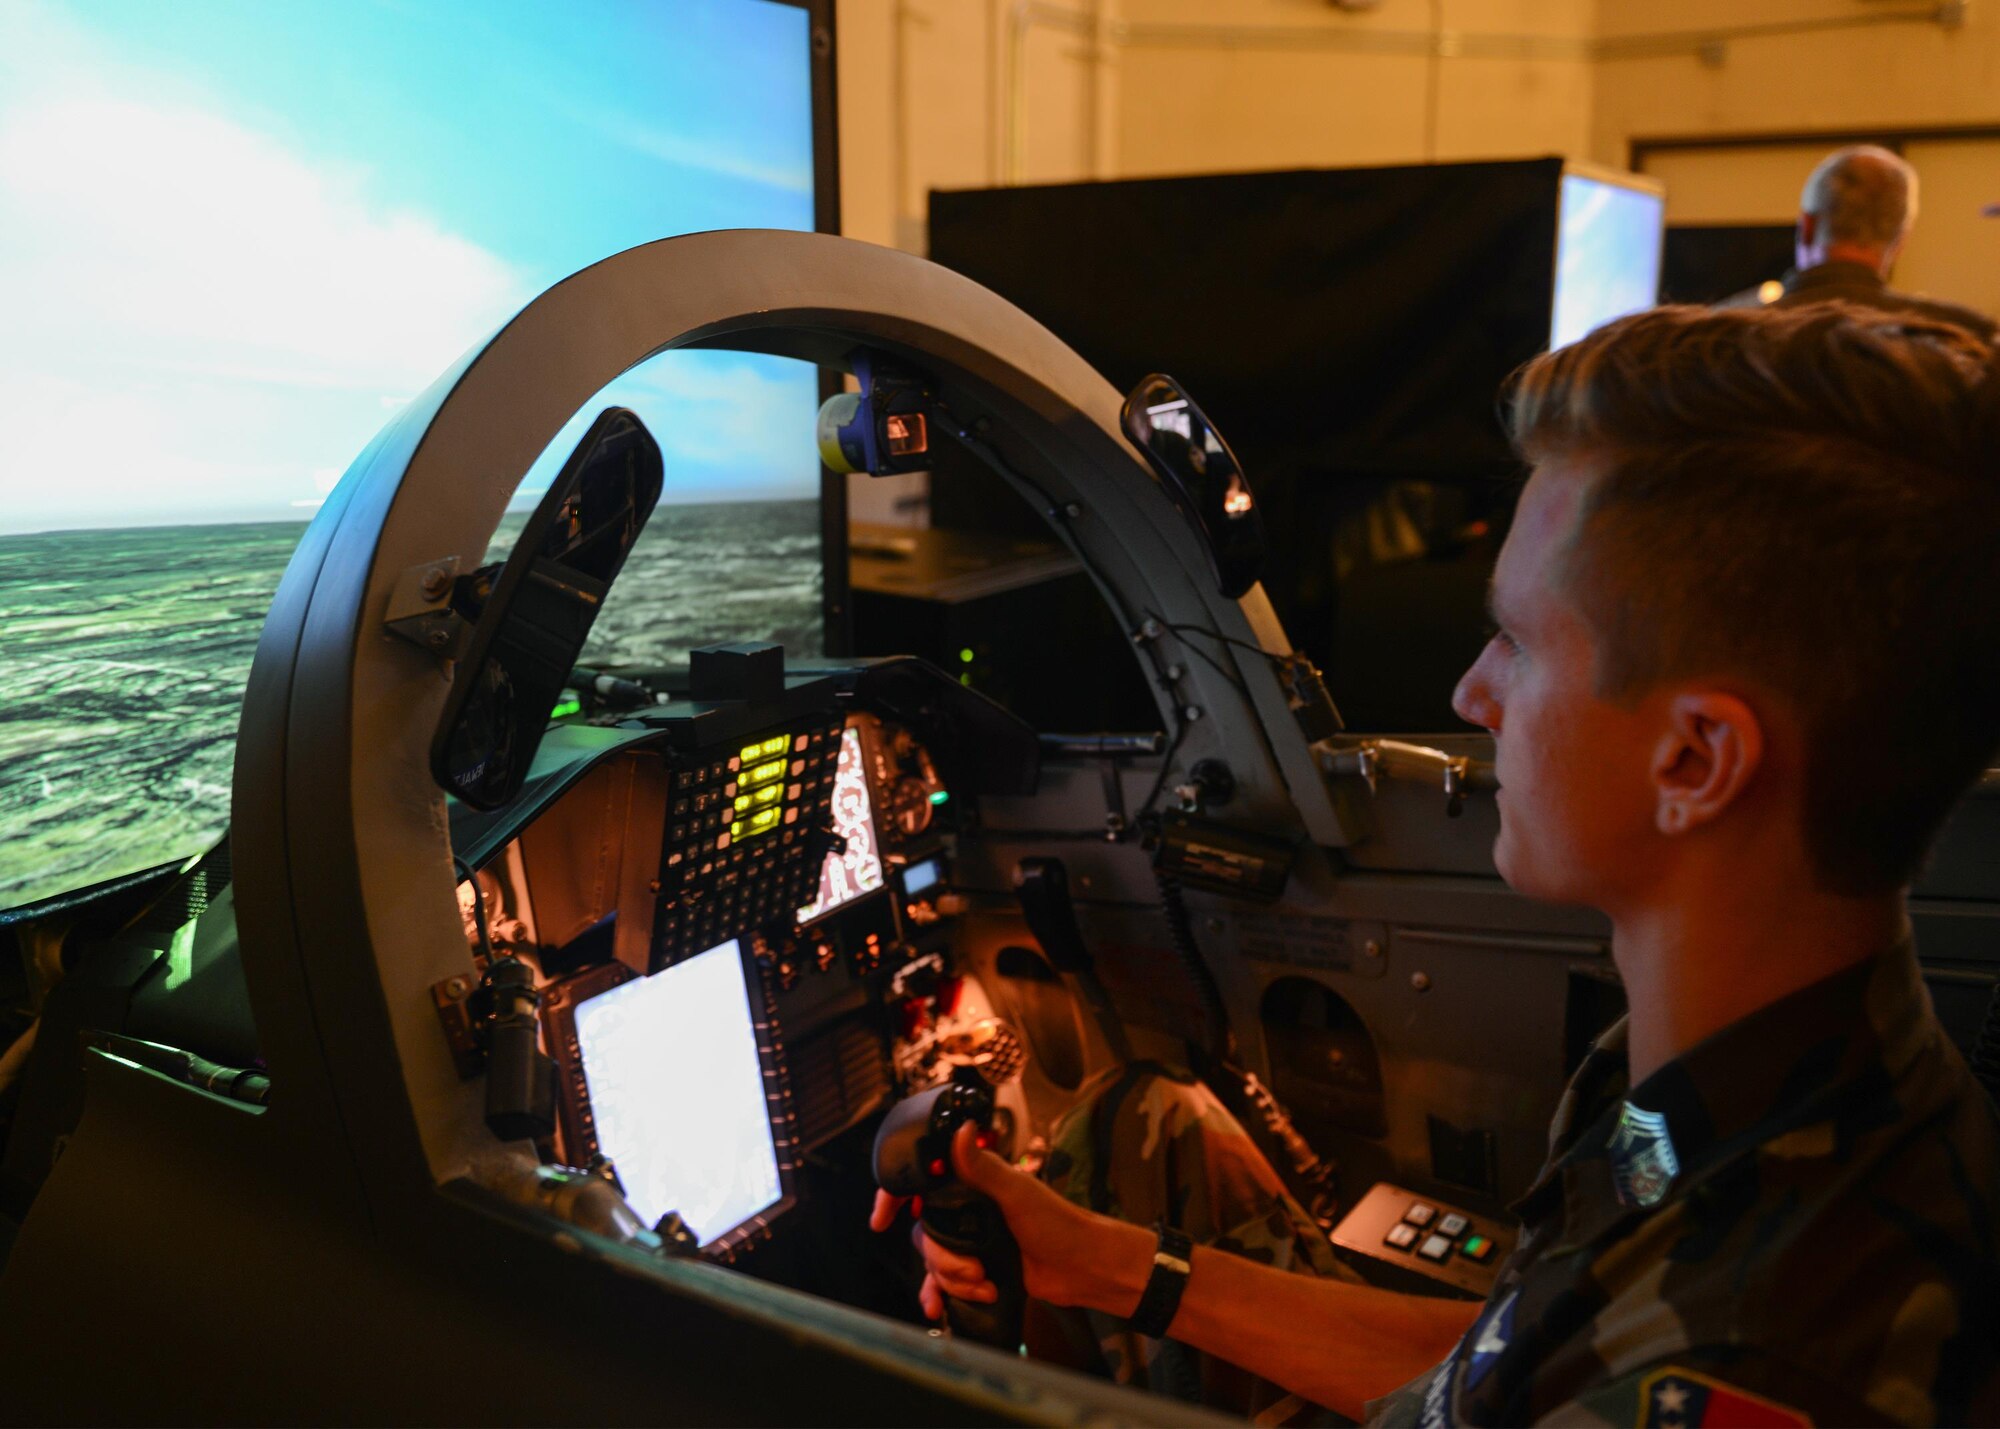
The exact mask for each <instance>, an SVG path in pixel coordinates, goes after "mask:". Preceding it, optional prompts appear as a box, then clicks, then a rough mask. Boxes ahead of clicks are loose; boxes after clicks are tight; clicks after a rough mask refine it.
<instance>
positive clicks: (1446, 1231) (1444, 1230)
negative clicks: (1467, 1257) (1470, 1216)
mask: <svg viewBox="0 0 2000 1429" xmlns="http://www.w3.org/2000/svg"><path fill="white" fill-rule="evenodd" d="M1471 1224H1472V1222H1471V1221H1468V1220H1467V1219H1466V1218H1465V1217H1464V1216H1461V1215H1459V1214H1458V1212H1456V1211H1453V1212H1452V1213H1451V1214H1450V1215H1448V1216H1446V1217H1445V1218H1444V1219H1443V1220H1441V1221H1439V1222H1438V1234H1439V1235H1441V1236H1449V1237H1451V1239H1453V1240H1457V1239H1458V1238H1459V1237H1460V1236H1462V1235H1464V1234H1465V1229H1466V1227H1467V1226H1469V1225H1471Z"/></svg>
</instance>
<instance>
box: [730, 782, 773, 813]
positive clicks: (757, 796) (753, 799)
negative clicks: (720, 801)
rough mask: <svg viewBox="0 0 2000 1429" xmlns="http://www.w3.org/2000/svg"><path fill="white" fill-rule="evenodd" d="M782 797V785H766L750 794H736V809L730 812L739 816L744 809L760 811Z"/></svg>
mask: <svg viewBox="0 0 2000 1429" xmlns="http://www.w3.org/2000/svg"><path fill="white" fill-rule="evenodd" d="M784 797H785V786H784V785H782V784H766V785H765V786H764V787H763V788H761V789H758V790H755V791H754V792H752V793H749V794H738V795H737V796H736V807H735V808H734V809H733V810H731V812H732V813H738V814H740V813H742V812H743V811H744V810H745V809H761V808H763V807H764V806H765V805H766V804H775V803H777V802H778V801H779V800H780V799H782V798H784Z"/></svg>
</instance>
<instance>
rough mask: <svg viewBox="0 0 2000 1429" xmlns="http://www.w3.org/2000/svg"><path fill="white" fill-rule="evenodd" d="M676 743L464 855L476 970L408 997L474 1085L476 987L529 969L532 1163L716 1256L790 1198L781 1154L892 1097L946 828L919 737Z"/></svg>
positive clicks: (947, 795) (856, 728)
mask: <svg viewBox="0 0 2000 1429" xmlns="http://www.w3.org/2000/svg"><path fill="white" fill-rule="evenodd" d="M691 733H692V730H690V729H689V728H688V726H686V725H683V726H681V727H680V728H679V729H677V730H662V735H663V736H665V737H664V738H661V739H659V740H650V739H649V740H646V741H644V742H643V743H637V744H635V745H633V746H631V747H628V748H625V749H622V750H619V751H618V752H616V753H615V754H613V755H611V756H610V757H609V758H608V759H605V760H603V761H602V762H600V763H599V764H598V765H597V766H596V767H595V768H593V769H592V770H591V771H590V772H589V773H588V774H587V775H585V776H583V777H582V778H579V779H578V780H576V782H574V783H573V784H572V785H571V786H570V787H569V788H568V789H567V791H566V792H564V793H563V794H561V795H560V796H558V797H557V798H556V799H555V800H554V801H553V802H551V803H550V804H548V805H547V806H546V807H544V808H543V809H542V810H541V811H540V812H539V813H538V814H537V815H535V816H534V817H533V818H532V819H531V820H530V822H529V823H528V824H526V825H525V826H523V827H521V828H520V829H519V830H518V831H517V832H516V833H515V834H514V836H513V838H512V840H511V842H509V843H508V844H507V845H506V846H505V847H504V848H502V849H501V851H500V852H499V853H498V854H497V855H495V856H492V857H489V858H488V859H486V860H485V862H484V865H483V867H482V869H481V871H480V873H479V874H478V875H477V877H476V879H475V880H474V886H475V887H476V888H477V889H478V894H477V897H478V898H479V899H480V900H481V901H482V903H483V905H484V912H485V915H486V919H485V923H486V926H485V930H484V931H482V930H481V929H480V928H479V927H478V925H477V924H478V920H477V919H476V918H475V917H471V916H468V919H467V933H468V940H469V941H471V942H472V944H473V948H474V955H475V962H478V963H481V964H482V971H483V972H485V973H486V976H485V977H483V978H482V979H481V980H480V982H479V984H478V990H477V991H473V992H471V993H470V994H468V993H467V991H465V990H464V989H463V988H461V989H460V990H459V991H457V992H453V991H452V990H451V988H450V985H449V984H440V986H439V988H437V989H434V990H433V991H434V995H435V997H436V999H437V1003H438V1009H439V1014H440V1017H441V1020H442V1021H443V1023H444V1027H445V1032H446V1035H447V1037H448V1038H449V1039H450V1040H451V1041H452V1044H453V1050H454V1052H455V1054H457V1055H458V1056H459V1061H460V1069H461V1074H462V1075H466V1076H471V1075H476V1074H477V1073H478V1071H479V1069H480V1068H481V1066H483V1065H484V1057H483V1055H482V1046H481V1038H480V1031H481V1017H482V1014H484V1015H487V1016H490V1013H487V1012H486V1007H485V1005H483V1004H482V998H486V999H488V1001H489V1002H490V997H489V995H488V994H487V993H486V991H485V989H486V986H487V984H488V983H489V982H490V981H491V972H490V969H491V967H492V966H493V965H494V963H495V962H496V961H498V960H500V959H506V958H514V959H518V960H520V961H522V962H528V963H531V964H532V965H533V967H534V968H535V970H536V972H535V983H536V986H537V990H538V994H539V998H540V1013H539V1017H540V1044H541V1046H542V1048H543V1049H544V1052H545V1054H546V1055H547V1056H548V1058H549V1059H550V1060H551V1061H552V1062H553V1063H554V1067H553V1071H554V1078H553V1080H554V1085H555V1089H556V1091H555V1102H556V1105H555V1108H554V1114H553V1115H552V1116H551V1118H550V1121H551V1125H550V1131H549V1134H548V1135H546V1136H543V1137H540V1138H538V1143H539V1145H540V1149H541V1154H542V1157H543V1159H544V1161H545V1162H549V1161H553V1162H555V1163H558V1164H564V1165H569V1166H573V1167H578V1168H592V1167H603V1168H605V1170H604V1171H603V1172H601V1174H606V1175H607V1176H616V1177H620V1178H621V1180H620V1188H621V1190H622V1191H623V1192H624V1193H625V1194H626V1195H627V1198H628V1200H629V1201H630V1203H631V1204H632V1205H633V1207H634V1208H635V1209H641V1210H642V1214H643V1215H644V1216H645V1218H646V1219H647V1220H649V1221H650V1220H651V1219H652V1215H651V1213H650V1212H647V1211H644V1210H643V1209H642V1203H643V1206H644V1207H651V1208H652V1210H656V1211H661V1212H662V1213H664V1211H667V1210H671V1211H673V1212H675V1213H676V1215H677V1216H678V1217H679V1220H680V1222H684V1223H685V1226H686V1228H687V1229H688V1230H689V1231H691V1232H692V1233H693V1234H694V1236H695V1238H696V1243H698V1245H699V1248H700V1250H701V1253H702V1254H704V1255H706V1256H709V1257H711V1258H717V1259H722V1260H732V1261H733V1260H735V1259H736V1258H737V1257H738V1256H739V1255H741V1254H742V1253H744V1252H745V1251H747V1250H748V1249H750V1248H751V1247H752V1246H754V1245H756V1244H758V1243H759V1242H760V1241H761V1240H763V1239H764V1238H766V1236H767V1234H768V1233H769V1231H770V1229H771V1226H772V1223H773V1221H775V1220H776V1219H777V1218H778V1217H779V1216H780V1215H782V1214H783V1213H784V1212H785V1211H786V1210H788V1209H789V1208H790V1207H791V1206H792V1205H793V1204H794V1200H795V1193H794V1179H795V1176H794V1173H795V1171H796V1170H797V1165H798V1158H799V1157H800V1156H801V1155H802V1154H803V1153H804V1152H805V1151H807V1150H810V1149H811V1148H812V1147H813V1146H815V1145H818V1144H821V1143H823V1142H824V1141H826V1140H827V1139H829V1138H830V1137H832V1136H834V1135H837V1134H838V1133H839V1132H840V1131H842V1130H843V1129H845V1128H846V1127H849V1126H852V1125H853V1124H854V1123H855V1122H856V1121H858V1120H860V1119H861V1118H862V1117H865V1116H866V1115H867V1114H868V1113H869V1112H870V1111H872V1110H873V1109H874V1108H875V1107H877V1106H879V1105H880V1104H881V1103H882V1101H883V1100H885V1099H886V1098H887V1097H888V1096H889V1095H890V1093H891V1091H892V1089H893V1075H894V1073H893V1067H892V1065H891V1060H890V1057H889V1047H888V1039H887V1038H886V1037H885V1035H884V1027H885V1026H886V1021H885V1018H884V1016H883V1015H882V1010H881V1009H882V1006H883V1004H884V1003H885V1002H886V1001H887V1000H888V999H889V996H890V994H889V985H890V983H891V982H892V980H893V976H894V974H895V973H896V972H897V971H898V970H900V969H902V968H904V967H905V966H906V965H908V964H910V963H911V962H912V961H913V960H917V959H919V958H921V957H922V955H923V954H924V953H925V952H926V951H928V950H930V949H932V948H934V947H935V946H936V945H937V943H938V941H939V939H940V938H941V937H943V936H944V934H945V930H944V929H943V928H941V927H939V926H938V924H939V916H940V915H939V914H938V912H937V911H936V910H937V905H938V902H939V900H940V895H941V894H943V893H944V892H945V891H946V889H947V888H948V878H947V848H946V843H947V834H948V832H949V829H950V827H951V826H952V824H953V823H954V818H953V815H954V814H955V810H953V809H952V807H951V799H952V795H951V791H950V790H948V789H947V788H946V787H945V785H944V783H943V781H942V780H941V779H940V777H939V774H938V769H937V765H936V763H935V761H934V760H933V757H932V755H931V753H930V751H929V750H928V749H927V748H926V747H925V745H924V744H923V742H922V741H921V740H919V739H918V738H917V737H916V736H915V735H913V734H912V733H911V732H910V731H908V730H907V729H905V728H903V727H902V726H901V725H900V724H898V723H897V722H895V721H894V720H890V719H885V718H882V717H880V716H878V715H876V714H874V713H871V712H867V711H863V710H859V709H854V708H851V707H850V708H848V709H845V710H841V709H840V708H838V706H836V707H834V708H831V709H828V708H824V707H822V708H818V709H812V710H806V711H796V710H795V712H794V714H793V715H792V717H791V718H789V719H786V720H784V721H782V722H780V723H775V724H771V725H767V726H758V727H748V728H744V727H741V726H739V728H738V731H737V732H736V733H734V734H733V735H732V736H731V737H730V738H729V739H728V740H727V741H720V740H716V739H706V740H702V741H701V742H699V743H696V742H695V741H694V740H693V739H691V738H689V735H690V734H691ZM676 744H679V745H681V746H682V747H678V748H676V747H674V746H675V745H676ZM689 746H692V747H689ZM652 875H656V876H652ZM466 896H467V895H466V892H465V890H463V889H462V890H461V900H462V902H463V901H464V900H465V898H466ZM489 940H490V941H489ZM483 943H486V944H487V945H489V946H490V948H491V952H492V955H491V957H486V956H484V955H482V954H481V953H480V952H479V949H480V948H481V946H482V944H483ZM928 961H935V959H929V960H928ZM453 981H454V982H456V983H459V984H465V985H467V986H469V985H470V984H469V980H466V979H456V980H453ZM683 985H684V986H683ZM731 987H733V988H734V989H735V990H734V992H731V991H730V990H729V989H730V988H731ZM697 998H700V999H702V1002H701V1006H700V1010H699V1011H698V1012H697V1011H694V1010H693V1009H695V1007H696V1001H695V999H697ZM781 1028H783V1031H781V1030H780V1029H781ZM786 1034H791V1037H792V1040H791V1042H790V1045H789V1046H788V1045H787V1036H786ZM746 1058H747V1059H748V1060H746ZM795 1083H796V1084H797V1085H799V1086H802V1087H803V1088H804V1089H805V1091H804V1095H803V1096H802V1098H801V1099H800V1100H799V1102H798V1104H797V1108H796V1110H795V1107H794V1100H793V1091H792V1089H793V1086H794V1084H795ZM731 1089H733V1092H734V1093H735V1094H736V1095H734V1099H733V1100H730V1098H729V1097H726V1096H725V1095H724V1093H725V1092H727V1091H730V1090H731ZM725 1101H727V1102H728V1104H729V1106H730V1107H731V1108H733V1111H732V1112H731V1114H730V1115H729V1116H727V1117H724V1116H723V1115H722V1107H723V1104H724V1102H725ZM746 1108H747V1109H748V1112H746ZM750 1113H754V1115H753V1114H750ZM675 1147H679V1148H681V1150H680V1151H679V1152H673V1151H672V1150H671V1148H675ZM690 1167H695V1168H705V1169H702V1170H699V1171H698V1172H696V1171H690V1170H688V1169H687V1168H690ZM773 1167H775V1172H774V1171H773ZM684 1172H685V1174H683V1173H684ZM690 1175H692V1176H695V1177H696V1180H695V1181H690V1180H689V1179H687V1178H688V1176H690ZM697 1182H699V1184H697ZM711 1187H717V1188H719V1187H728V1188H733V1189H731V1190H730V1192H729V1194H727V1195H722V1194H720V1191H717V1192H716V1194H714V1195H710V1194H708V1192H709V1189H710V1188H711ZM766 1192H770V1194H769V1195H767V1194H766ZM669 1203H671V1204H669ZM753 1203H754V1204H753ZM738 1213H741V1214H740V1216H739V1214H738ZM725 1222H726V1224H725Z"/></svg>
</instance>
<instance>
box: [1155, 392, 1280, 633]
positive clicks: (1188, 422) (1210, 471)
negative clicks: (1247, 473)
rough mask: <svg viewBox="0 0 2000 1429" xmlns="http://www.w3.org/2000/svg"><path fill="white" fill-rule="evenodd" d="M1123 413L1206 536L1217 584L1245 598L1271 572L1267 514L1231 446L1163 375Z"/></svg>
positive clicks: (1164, 481) (1176, 500)
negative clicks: (1267, 554)
mask: <svg viewBox="0 0 2000 1429" xmlns="http://www.w3.org/2000/svg"><path fill="white" fill-rule="evenodd" d="M1120 416H1121V418H1122V420H1123V422H1124V426H1125V435H1126V436H1128V437H1130V438H1131V439H1132V445H1134V446H1136V447H1137V448H1138V449H1139V450H1140V451H1142V452H1144V453H1145V454H1146V460H1147V461H1148V462H1150V463H1151V464H1152V467H1153V473H1154V475H1155V476H1157V477H1158V478H1159V479H1160V485H1161V486H1163V487H1165V488H1166V492H1167V495H1168V496H1169V497H1171V498H1172V499H1173V503H1174V505H1175V506H1177V507H1179V508H1180V512H1181V514H1182V515H1183V516H1185V517H1186V518H1187V519H1188V524H1189V525H1191V526H1193V527H1194V530H1195V534H1196V535H1197V536H1199V537H1200V538H1201V542H1202V547H1203V549H1204V550H1206V551H1207V552H1208V563H1209V567H1210V569H1211V570H1212V571H1213V572H1214V574H1215V584H1216V586H1217V588H1218V589H1219V590H1221V592H1222V593H1223V594H1224V595H1226V596H1228V597H1229V598H1230V599H1231V600H1235V599H1236V598H1238V597H1239V596H1241V595H1243V594H1244V592H1246V591H1248V590H1249V589H1250V587H1251V586H1253V585H1255V584H1257V577H1258V576H1259V574H1261V573H1262V571H1263V569H1264V519H1263V517H1261V516H1260V515H1258V514H1257V502H1256V500H1255V498H1253V497H1252V496H1251V494H1250V483H1249V481H1248V480H1247V479H1246V478H1245V477H1244V475H1243V468H1242V467H1241V466H1239V465H1238V464H1237V461H1236V454H1235V453H1234V452H1232V451H1230V449H1229V443H1227V442H1225V441H1224V440H1223V439H1222V433H1221V432H1219V431H1217V430H1216V429H1215V424H1214V423H1213V422H1211V421H1209V419H1208V417H1207V416H1206V415H1205V414H1204V413H1203V412H1202V410H1201V408H1199V407H1197V406H1196V405H1195V402H1194V398H1192V397H1190V396H1188V394H1187V393H1186V392H1185V391H1184V390H1182V388H1181V385H1180V383H1178V382H1176V381H1174V379H1173V378H1171V377H1168V376H1166V375H1164V374H1163V373H1158V372H1156V373H1154V374H1153V375H1152V376H1150V377H1145V378H1142V379H1140V381H1139V385H1138V386H1136V387H1134V388H1133V389H1132V391H1131V393H1130V395H1128V396H1127V397H1126V398H1125V407H1124V410H1123V412H1122V413H1121V414H1120Z"/></svg>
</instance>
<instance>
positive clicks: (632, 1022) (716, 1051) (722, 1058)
mask: <svg viewBox="0 0 2000 1429" xmlns="http://www.w3.org/2000/svg"><path fill="white" fill-rule="evenodd" d="M574 1016H575V1023H576V1043H577V1049H578V1053H579V1055H580V1057H581V1058H582V1061H583V1075H584V1080H585V1082H586V1084H587V1086H588V1089H589V1097H590V1114H591V1120H592V1123H593V1125H594V1126H595V1128H596V1140H597V1149H598V1150H599V1151H601V1152H603V1153H604V1155H606V1156H608V1157H610V1158H611V1160H612V1163H613V1164H614V1165H616V1166H617V1168H618V1179H619V1180H620V1181H622V1182H623V1183H624V1185H625V1199H626V1200H627V1201H628V1202H630V1203H631V1206H632V1209H633V1210H635V1211H637V1212H638V1213H639V1216H640V1218H641V1219H642V1220H644V1221H645V1222H646V1224H647V1225H652V1224H654V1223H655V1222H656V1221H658V1220H659V1218H660V1217H661V1216H663V1215H665V1214H666V1213H667V1212H668V1211H679V1212H680V1213H681V1217H682V1218H683V1219H684V1220H685V1221H686V1222H687V1223H688V1228H689V1229H690V1230H692V1231H693V1232H694V1233H695V1237H696V1239H698V1240H699V1241H700V1242H701V1243H702V1244H703V1245H708V1244H709V1243H711V1242H712V1241H714V1240H716V1239H717V1238H718V1237H720V1236H723V1235H726V1234H727V1233H728V1232H730V1231H731V1230H734V1229H735V1228H736V1227H737V1226H740V1225H742V1224H743V1223H744V1222H745V1221H747V1220H749V1219H750V1218H751V1217H752V1216H754V1215H756V1214H758V1213H759V1212H761V1211H766V1210H769V1209H770V1208H771V1207H772V1206H774V1205H776V1204H777V1203H778V1201H779V1200H780V1199H781V1198H782V1197H783V1194H784V1192H783V1186H782V1182H781V1180H780V1178H779V1175H778V1151H777V1144H776V1142H775V1141H774V1140H773V1138H772V1134H771V1111H770V1104H769V1102H768V1101H767V1100H766V1098H765V1088H764V1069H763V1064H762V1062H761V1061H760V1060H759V1057H758V1053H757V1031H756V1025H755V1018H754V1016H753V1014H752V1012H751V1010H750V994H749V988H748V986H747V984H746V983H745V981H744V974H743V955H742V953H741V951H740V950H739V948H738V946H737V943H736V941H735V940H734V939H731V940H730V941H729V942H726V943H723V944H720V945H719V946H717V947H713V948H710V949H709V950H708V951H707V952H705V953H697V954H695V956H693V957H691V958H688V959H686V960H684V961H682V962H678V963H676V964H674V965H673V966H672V967H670V968H668V969H667V970H666V971H664V972H659V973H655V974H653V976H651V977H645V978H634V979H632V980H631V981H629V982H623V983H620V984H619V985H618V986H616V987H614V988H612V989H610V990H609V991H608V992H601V993H599V994H598V995H597V996H595V997H593V998H590V999H588V1000H587V1001H584V1002H580V1003H578V1004H577V1005H576V1011H575V1014H574Z"/></svg>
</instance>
